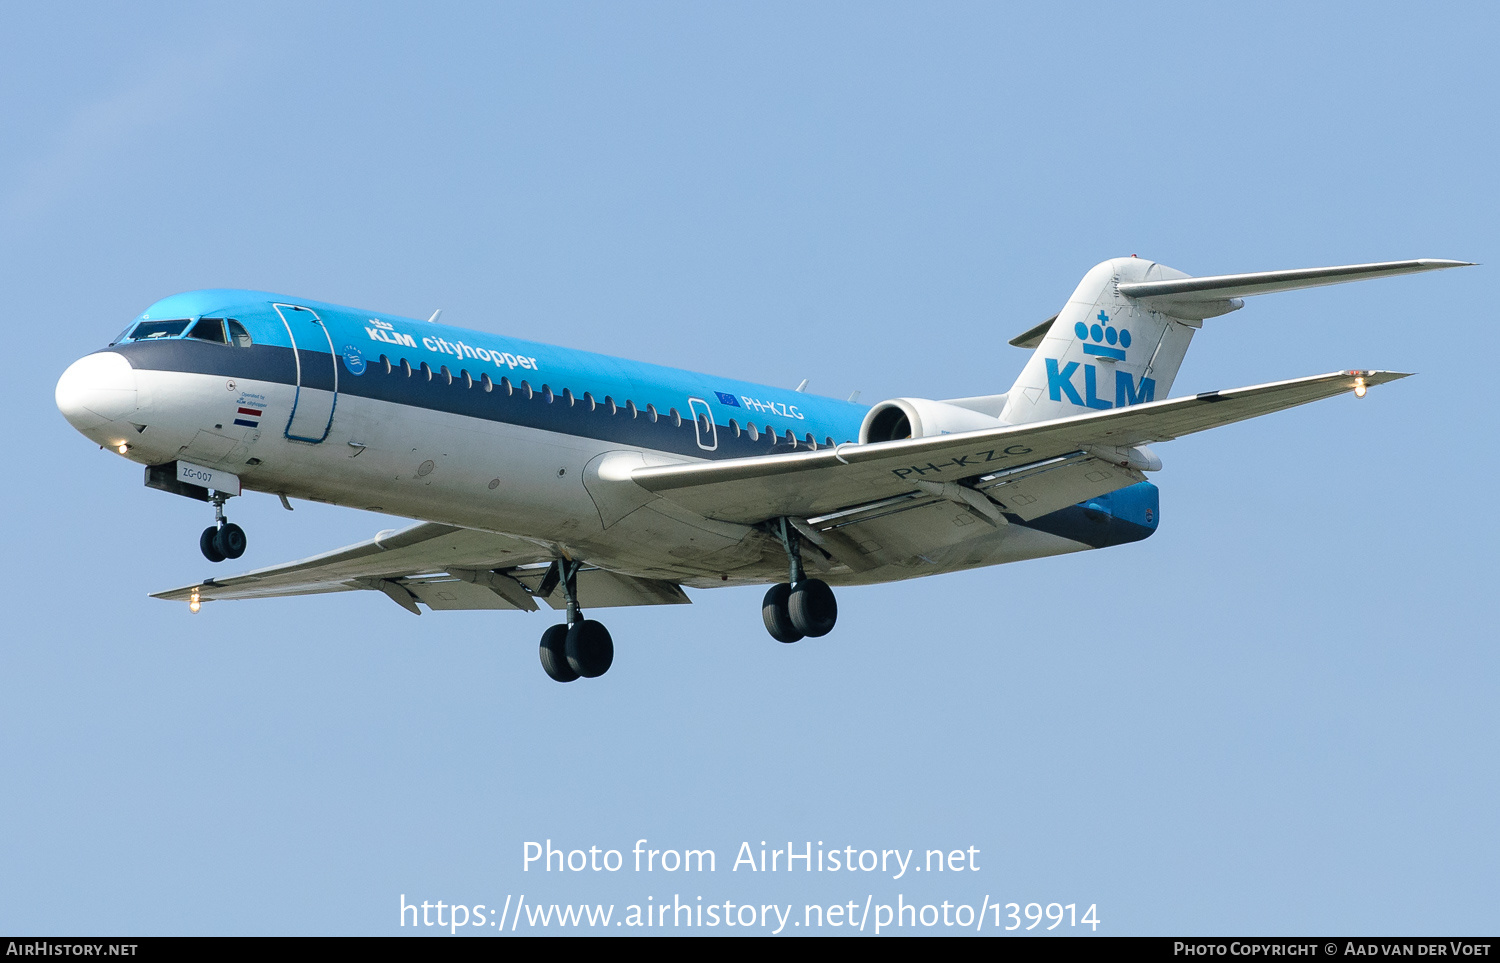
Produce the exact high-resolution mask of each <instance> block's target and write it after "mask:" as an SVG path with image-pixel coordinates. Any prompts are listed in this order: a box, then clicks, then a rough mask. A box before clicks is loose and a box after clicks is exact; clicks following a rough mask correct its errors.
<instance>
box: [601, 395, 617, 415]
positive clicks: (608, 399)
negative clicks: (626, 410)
mask: <svg viewBox="0 0 1500 963" xmlns="http://www.w3.org/2000/svg"><path fill="white" fill-rule="evenodd" d="M604 410H605V411H607V412H609V413H610V414H614V413H615V412H617V411H619V410H620V409H619V408H618V407H616V406H615V399H614V396H613V395H605V396H604Z"/></svg>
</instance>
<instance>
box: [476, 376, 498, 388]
mask: <svg viewBox="0 0 1500 963" xmlns="http://www.w3.org/2000/svg"><path fill="white" fill-rule="evenodd" d="M479 384H480V386H481V387H482V388H484V390H485V391H494V390H495V383H494V382H493V381H491V380H490V376H489V375H487V374H482V375H480V376H479Z"/></svg>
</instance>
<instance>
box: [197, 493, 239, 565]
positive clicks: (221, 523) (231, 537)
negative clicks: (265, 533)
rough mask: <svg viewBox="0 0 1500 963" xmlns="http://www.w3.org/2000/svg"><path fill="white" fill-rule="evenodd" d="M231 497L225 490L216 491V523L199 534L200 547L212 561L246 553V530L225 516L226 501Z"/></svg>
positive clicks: (204, 554)
mask: <svg viewBox="0 0 1500 963" xmlns="http://www.w3.org/2000/svg"><path fill="white" fill-rule="evenodd" d="M229 497H230V496H228V495H226V494H224V493H223V492H217V491H216V492H214V494H213V499H212V500H213V503H214V524H212V525H210V526H208V527H207V528H205V529H204V530H203V534H202V535H199V536H198V549H199V551H201V552H202V553H203V557H204V558H206V559H208V560H209V561H210V562H222V561H224V560H225V559H226V558H239V557H240V556H241V555H243V554H245V530H244V529H243V528H240V527H239V526H238V525H236V524H235V523H233V522H231V521H229V520H228V519H226V518H225V517H224V503H225V502H226V501H228V500H229Z"/></svg>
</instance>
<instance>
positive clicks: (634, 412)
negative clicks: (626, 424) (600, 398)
mask: <svg viewBox="0 0 1500 963" xmlns="http://www.w3.org/2000/svg"><path fill="white" fill-rule="evenodd" d="M625 411H626V413H627V414H629V415H630V417H632V418H639V417H640V415H641V410H640V409H639V408H637V407H636V406H635V402H633V401H631V400H630V399H629V398H626V399H625Z"/></svg>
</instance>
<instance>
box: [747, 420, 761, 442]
mask: <svg viewBox="0 0 1500 963" xmlns="http://www.w3.org/2000/svg"><path fill="white" fill-rule="evenodd" d="M745 430H746V431H748V432H749V433H750V440H751V441H760V429H759V428H757V427H755V422H753V421H752V422H751V423H750V424H748V425H746V426H745Z"/></svg>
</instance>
